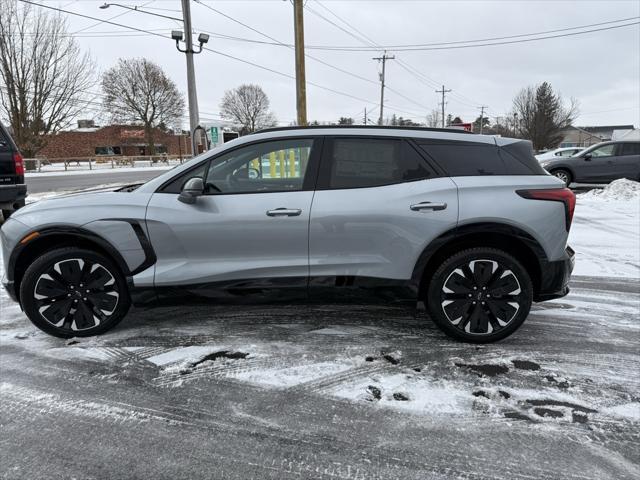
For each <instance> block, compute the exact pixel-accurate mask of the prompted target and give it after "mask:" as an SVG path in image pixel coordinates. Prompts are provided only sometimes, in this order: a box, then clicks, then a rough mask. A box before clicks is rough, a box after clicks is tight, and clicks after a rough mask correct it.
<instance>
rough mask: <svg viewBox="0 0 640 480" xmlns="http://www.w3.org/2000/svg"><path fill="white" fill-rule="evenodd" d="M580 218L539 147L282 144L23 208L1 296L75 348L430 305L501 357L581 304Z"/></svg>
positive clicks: (368, 132) (300, 139) (293, 135)
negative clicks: (498, 348) (208, 323)
mask: <svg viewBox="0 0 640 480" xmlns="http://www.w3.org/2000/svg"><path fill="white" fill-rule="evenodd" d="M574 205H575V196H574V195H573V193H572V192H571V191H570V190H568V189H566V188H564V185H563V184H562V182H561V181H560V180H558V179H557V178H555V177H553V176H551V175H549V174H547V173H546V172H545V171H544V170H543V169H542V168H541V167H540V165H539V164H538V162H537V161H536V159H535V158H534V157H533V152H532V149H531V145H530V144H529V143H528V142H526V141H522V140H516V139H508V138H496V137H490V136H481V135H473V134H469V133H465V132H461V131H459V130H442V129H426V128H415V129H410V128H380V127H374V128H368V127H353V128H351V127H349V128H347V127H336V128H327V127H321V128H310V127H309V128H280V129H273V130H268V131H262V132H260V133H257V134H252V135H248V136H245V137H242V138H241V139H238V140H235V141H233V142H230V143H226V144H224V145H223V146H222V147H219V148H217V149H215V150H212V151H210V152H207V153H204V154H202V155H200V156H198V157H196V158H194V159H193V160H191V161H189V162H187V163H186V164H184V165H181V166H179V167H177V168H175V169H173V170H172V171H169V172H167V173H165V174H163V175H160V176H159V177H157V178H155V179H153V180H151V181H149V182H147V183H145V184H143V185H140V186H136V187H130V188H126V189H123V190H121V191H116V192H107V193H91V194H84V195H81V196H79V195H76V196H68V197H62V198H55V199H51V200H46V201H41V202H37V203H35V204H31V205H28V206H27V207H25V208H22V209H20V210H18V211H17V212H16V213H15V214H14V215H13V216H12V217H11V218H10V219H9V220H8V221H7V222H6V223H5V224H4V226H3V227H2V247H3V255H4V263H5V272H6V278H5V279H4V284H5V287H6V288H7V290H8V291H9V294H10V295H11V296H12V297H13V298H14V299H15V300H17V301H19V302H20V304H21V306H22V308H23V309H24V311H25V312H26V314H27V315H28V317H29V318H30V319H31V321H32V322H33V323H34V324H35V325H36V326H37V327H39V328H40V329H42V330H44V331H46V332H48V333H50V334H52V335H56V336H60V337H70V336H89V335H96V334H99V333H102V332H104V331H106V330H108V329H109V328H111V327H113V326H114V325H115V324H117V323H118V322H119V321H120V320H122V318H123V317H124V316H125V314H126V313H127V310H128V309H129V306H130V305H131V303H132V302H133V303H134V304H136V305H137V304H149V303H151V304H160V303H166V302H174V303H175V302H178V301H181V302H185V303H186V302H188V303H192V302H194V301H204V300H208V301H215V302H234V301H235V302H240V303H245V302H248V301H255V300H262V301H274V300H279V301H293V300H299V299H300V298H303V299H305V301H312V300H320V301H322V302H326V303H329V302H336V301H348V302H360V303H363V302H371V301H376V302H383V303H387V304H389V303H392V302H393V303H396V302H406V301H409V302H412V303H413V304H414V305H417V303H418V302H424V303H425V305H426V308H427V311H428V313H429V315H430V317H431V318H432V319H433V320H434V321H435V323H436V324H437V325H438V326H439V327H440V328H441V329H442V330H444V332H446V333H447V334H449V335H450V336H452V337H455V338H457V339H462V340H466V341H470V342H490V341H494V340H499V339H502V338H504V337H506V336H508V335H510V334H511V333H513V332H514V331H515V330H516V329H517V328H518V327H519V326H520V325H521V324H522V322H523V321H524V320H525V318H526V317H527V315H528V313H529V309H530V307H531V303H532V302H534V301H543V300H548V299H552V298H558V297H561V296H563V295H566V294H567V292H568V290H569V289H568V287H567V284H568V281H569V276H570V274H571V270H572V269H573V251H572V250H571V249H570V248H568V247H567V236H568V233H569V227H570V224H571V219H572V216H573V209H574ZM365 295H366V296H365Z"/></svg>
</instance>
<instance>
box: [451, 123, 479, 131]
mask: <svg viewBox="0 0 640 480" xmlns="http://www.w3.org/2000/svg"><path fill="white" fill-rule="evenodd" d="M449 128H456V129H458V130H466V131H467V132H473V123H452V124H451V125H449Z"/></svg>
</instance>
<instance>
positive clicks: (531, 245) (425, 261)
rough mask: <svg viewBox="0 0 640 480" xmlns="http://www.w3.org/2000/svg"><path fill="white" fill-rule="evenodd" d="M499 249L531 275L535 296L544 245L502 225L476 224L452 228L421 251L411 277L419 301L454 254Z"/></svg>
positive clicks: (538, 286) (528, 235)
mask: <svg viewBox="0 0 640 480" xmlns="http://www.w3.org/2000/svg"><path fill="white" fill-rule="evenodd" d="M475 247H488V248H497V249H500V250H503V251H505V252H506V253H509V254H510V255H512V256H513V257H515V258H516V259H517V260H518V261H519V262H520V263H522V265H523V267H524V268H525V269H526V270H527V271H528V272H529V274H530V276H531V283H532V285H533V290H534V295H535V294H536V293H537V292H538V291H539V290H540V285H541V280H542V265H541V260H542V261H546V258H547V256H546V254H545V252H544V249H543V248H542V246H541V245H540V244H539V243H538V242H537V241H536V240H535V239H534V238H533V237H532V236H531V235H530V234H528V233H527V232H525V231H524V230H522V229H520V228H518V227H514V226H512V225H507V224H502V223H492V222H491V223H489V222H486V223H474V224H468V225H464V226H461V227H456V228H454V229H451V230H449V231H447V232H445V233H443V234H442V235H440V236H439V237H438V238H436V239H435V240H433V241H432V242H431V243H430V244H429V245H428V246H427V247H426V248H425V249H424V250H423V252H422V254H421V255H420V257H419V258H418V261H417V262H416V265H415V267H414V270H413V274H412V283H413V284H414V285H416V286H417V289H418V298H419V299H424V298H425V295H426V291H427V288H428V286H429V282H430V281H431V276H432V275H433V274H434V273H435V271H436V270H437V268H438V267H439V266H440V264H442V262H444V261H445V260H446V259H447V258H449V257H450V256H451V255H453V254H455V253H457V252H459V251H461V250H465V249H468V248H475Z"/></svg>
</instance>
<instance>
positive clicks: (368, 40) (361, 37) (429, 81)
mask: <svg viewBox="0 0 640 480" xmlns="http://www.w3.org/2000/svg"><path fill="white" fill-rule="evenodd" d="M316 3H317V4H318V5H319V6H320V7H322V8H323V9H324V10H326V11H327V12H329V14H331V15H332V16H333V17H334V18H336V19H337V20H338V21H340V22H342V23H343V24H344V25H346V26H347V27H349V28H350V29H352V30H353V31H355V32H357V33H358V35H355V34H353V33H352V32H350V31H349V30H345V29H344V28H342V27H341V26H340V25H337V24H336V23H335V22H332V21H331V20H329V19H327V18H326V17H324V16H323V15H320V14H318V13H317V12H313V13H315V14H316V15H317V16H318V17H320V18H322V19H324V20H325V21H327V22H329V23H330V24H331V25H334V26H335V27H337V28H339V29H340V30H341V31H343V32H345V33H347V34H348V35H350V36H352V37H353V38H356V39H357V40H358V41H359V42H361V43H363V44H365V45H369V46H372V47H373V48H377V49H379V48H382V47H381V46H380V45H378V44H377V43H376V42H375V41H374V40H373V39H372V38H371V37H369V36H368V35H366V34H364V33H363V32H362V31H360V30H358V29H357V28H356V27H355V26H354V25H353V24H351V23H349V22H348V21H346V20H345V19H343V18H342V17H340V16H339V15H338V14H336V13H335V12H333V11H332V10H331V9H330V8H329V7H326V6H325V5H324V4H322V3H321V2H320V1H316ZM307 9H309V10H310V11H311V10H312V9H310V8H309V7H307ZM396 60H397V61H398V65H399V66H400V67H401V68H402V69H404V70H406V71H407V72H408V73H409V74H411V75H412V76H414V77H416V78H417V79H418V80H419V81H421V82H422V83H427V84H428V85H429V86H430V87H435V86H438V85H439V82H436V81H435V80H433V79H430V78H429V77H427V76H426V75H424V74H422V73H420V72H418V71H417V70H416V69H415V68H413V67H411V66H410V65H409V64H408V63H406V62H405V61H403V60H402V59H400V58H399V57H397V56H396ZM387 89H388V90H389V91H391V92H393V93H395V94H396V95H398V96H400V97H402V98H404V99H406V100H409V101H410V102H411V103H414V104H415V105H418V106H419V107H421V108H424V109H425V110H428V107H426V106H424V105H420V104H419V103H417V102H416V101H415V100H412V99H410V98H408V97H406V96H405V95H403V94H401V93H400V92H398V91H396V90H394V89H392V88H391V87H389V86H388V85H387ZM454 95H455V97H454V99H456V100H457V101H458V102H460V103H463V104H467V105H468V106H472V107H475V105H477V103H478V102H473V101H472V100H469V103H467V101H465V100H464V97H463V96H462V95H461V94H454ZM458 98H459V99H458Z"/></svg>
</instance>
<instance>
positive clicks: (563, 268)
mask: <svg viewBox="0 0 640 480" xmlns="http://www.w3.org/2000/svg"><path fill="white" fill-rule="evenodd" d="M565 254H566V255H565V258H563V259H562V260H558V261H555V262H546V261H545V262H543V263H542V264H541V265H540V266H541V273H540V286H539V288H538V291H537V293H536V294H535V295H534V297H533V301H534V302H544V301H546V300H553V299H554V298H560V297H564V296H565V295H567V294H568V293H569V280H570V279H571V272H573V267H574V265H575V263H576V260H575V255H576V252H574V251H573V249H572V248H571V247H569V246H567V248H566V250H565Z"/></svg>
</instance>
